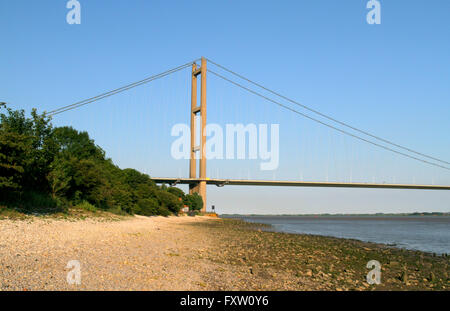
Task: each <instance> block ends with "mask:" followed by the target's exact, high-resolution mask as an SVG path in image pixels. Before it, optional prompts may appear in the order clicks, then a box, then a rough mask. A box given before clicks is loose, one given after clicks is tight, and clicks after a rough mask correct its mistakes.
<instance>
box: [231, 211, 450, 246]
mask: <svg viewBox="0 0 450 311" xmlns="http://www.w3.org/2000/svg"><path fill="white" fill-rule="evenodd" d="M239 218H241V219H243V220H245V221H249V222H258V223H266V224H271V225H273V227H274V229H275V230H277V231H282V232H288V233H306V234H315V235H325V236H333V237H338V238H348V239H358V240H361V241H367V242H375V243H383V244H390V245H395V246H397V247H402V248H407V249H415V250H421V251H425V252H432V253H438V254H442V253H450V217H447V216H445V217H444V216H442V217H436V216H239Z"/></svg>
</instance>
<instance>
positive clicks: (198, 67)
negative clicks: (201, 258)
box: [48, 57, 450, 211]
mask: <svg viewBox="0 0 450 311" xmlns="http://www.w3.org/2000/svg"><path fill="white" fill-rule="evenodd" d="M209 64H211V65H213V66H215V68H217V69H219V70H221V71H223V72H224V73H226V74H228V76H225V74H222V73H218V72H217V71H215V70H212V69H210V68H208V66H209ZM187 68H190V69H191V70H190V107H189V104H188V102H189V99H188V98H186V99H185V102H186V106H187V107H186V112H189V117H190V150H189V154H190V158H189V168H188V172H189V174H188V176H189V177H187V178H182V177H153V176H152V180H154V181H155V182H156V183H158V184H169V185H172V186H174V185H178V184H184V185H188V186H189V192H190V193H198V194H199V195H200V196H201V197H202V198H203V201H204V206H203V210H204V211H206V207H207V191H206V190H207V185H215V186H217V187H224V186H227V185H230V186H271V187H277V186H278V187H332V188H374V189H405V190H408V189H420V190H450V186H448V185H434V184H416V183H411V184H406V183H386V182H383V183H376V182H372V183H366V182H342V181H305V180H276V179H272V180H266V179H250V178H248V179H233V178H209V177H208V176H207V156H206V140H207V131H206V126H207V75H208V74H211V75H213V76H215V77H216V78H219V79H221V80H222V81H224V82H226V83H228V84H230V85H232V86H234V87H236V88H239V89H240V90H242V91H244V92H246V93H249V94H251V95H253V96H256V97H258V98H259V99H261V100H263V101H266V102H268V103H271V104H275V105H277V106H278V107H280V108H282V109H283V110H285V111H287V112H289V113H292V114H295V115H297V116H301V117H303V118H306V119H309V120H310V121H313V122H315V123H317V124H319V125H321V126H323V127H326V128H328V129H330V130H332V131H335V132H338V133H340V134H342V135H344V136H347V137H351V138H352V139H354V140H357V141H359V142H362V143H364V144H368V145H370V146H372V147H375V148H378V149H381V150H384V151H386V152H389V153H393V154H396V155H397V156H401V157H404V158H408V159H409V160H412V161H415V162H420V163H422V164H423V165H428V166H431V167H434V168H438V169H439V170H442V171H447V172H448V171H449V170H450V163H449V162H448V161H445V160H442V159H439V158H438V157H435V156H431V155H428V154H425V153H423V152H419V151H416V150H414V149H411V148H408V147H405V146H404V145H401V144H398V143H395V142H393V141H391V140H388V139H385V138H382V137H380V136H378V135H374V134H372V133H370V132H368V131H365V130H361V129H359V128H357V127H355V126H352V125H350V124H348V123H346V122H342V121H339V120H338V119H336V118H334V117H331V116H329V115H327V114H324V113H322V112H319V111H318V110H315V109H312V108H310V107H309V106H306V105H304V104H301V103H299V102H297V101H295V100H293V99H290V98H288V97H286V96H284V95H281V94H280V93H278V92H275V91H273V90H271V89H269V88H267V87H265V86H263V85H261V84H259V83H256V82H254V81H253V80H251V79H249V78H247V77H245V76H243V75H241V74H238V73H236V72H235V71H232V70H230V69H228V68H226V67H224V66H222V65H220V64H218V63H216V62H214V61H212V60H209V59H207V58H204V57H202V58H201V59H197V60H194V61H192V62H189V63H186V64H184V65H181V66H178V67H175V68H173V69H170V70H168V71H165V72H162V73H160V74H157V75H153V76H151V77H148V78H146V79H143V80H140V81H137V82H134V83H131V84H128V85H125V86H123V87H120V88H117V89H114V90H112V91H109V92H105V93H102V94H100V95H97V96H95V97H91V98H88V99H86V100H83V101H79V102H76V103H74V104H71V105H68V106H64V107H61V108H58V109H56V110H53V111H50V112H49V113H48V115H49V116H55V115H59V114H61V113H65V112H68V111H71V110H74V109H78V108H80V107H82V106H85V105H88V104H91V103H94V102H97V101H100V100H102V99H105V98H108V97H111V96H113V95H116V94H119V93H122V92H125V91H128V90H130V89H133V88H135V87H138V86H141V85H144V84H148V83H151V82H152V81H155V80H158V79H161V78H163V77H166V76H169V75H171V74H174V73H175V72H178V71H181V70H183V69H187ZM230 76H231V77H230ZM232 77H234V78H235V79H233V78H232ZM238 81H243V82H245V85H244V83H242V82H238ZM198 86H200V96H198Z"/></svg>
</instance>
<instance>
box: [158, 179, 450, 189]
mask: <svg viewBox="0 0 450 311" xmlns="http://www.w3.org/2000/svg"><path fill="white" fill-rule="evenodd" d="M152 180H153V181H154V182H156V183H157V184H170V185H176V184H198V183H199V182H200V181H206V183H207V184H208V185H216V186H218V187H222V186H225V185H230V186H283V187H328V188H382V189H424V190H450V186H440V185H413V184H375V183H341V182H309V181H288V180H245V179H210V178H207V179H199V178H152Z"/></svg>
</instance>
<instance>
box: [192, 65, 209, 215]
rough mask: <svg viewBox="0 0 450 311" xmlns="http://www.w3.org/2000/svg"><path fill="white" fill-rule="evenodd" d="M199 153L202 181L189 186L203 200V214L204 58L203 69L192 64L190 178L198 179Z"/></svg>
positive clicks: (204, 205) (204, 209)
mask: <svg viewBox="0 0 450 311" xmlns="http://www.w3.org/2000/svg"><path fill="white" fill-rule="evenodd" d="M199 75H200V76H201V82H200V83H201V94H200V106H197V76H199ZM197 114H200V116H201V124H200V126H201V127H200V130H201V132H200V145H199V146H198V145H197V143H196V134H197V131H196V130H197ZM197 151H199V153H200V174H199V175H200V176H199V177H200V179H202V180H203V181H200V182H199V183H198V184H197V185H190V186H189V193H190V194H192V193H198V194H199V195H200V196H201V197H202V199H203V209H202V212H206V59H205V58H204V57H202V60H201V67H200V68H197V64H195V63H194V64H192V88H191V152H190V154H191V158H190V163H189V166H190V167H189V177H190V178H197V157H196V154H197Z"/></svg>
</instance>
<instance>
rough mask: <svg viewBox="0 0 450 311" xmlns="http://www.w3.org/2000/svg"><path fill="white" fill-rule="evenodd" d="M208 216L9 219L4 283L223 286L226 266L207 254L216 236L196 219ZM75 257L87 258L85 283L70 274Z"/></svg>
mask: <svg viewBox="0 0 450 311" xmlns="http://www.w3.org/2000/svg"><path fill="white" fill-rule="evenodd" d="M207 220H208V218H207V217H169V218H164V217H151V218H148V217H139V216H136V217H134V218H130V219H127V220H123V221H109V222H101V221H98V220H92V219H90V220H83V221H74V222H70V221H62V220H43V219H33V221H31V222H29V221H28V222H27V221H11V220H1V221H0V290H55V289H57V290H74V289H80V290H204V289H218V287H217V286H216V285H214V284H215V282H216V280H215V277H214V276H215V273H214V271H215V270H217V269H220V267H218V265H217V264H214V263H212V262H209V261H208V260H207V259H204V258H202V255H201V254H202V252H203V251H205V250H207V249H208V248H210V247H211V246H212V244H213V241H211V240H210V238H211V237H208V236H207V235H206V236H205V235H204V234H201V232H202V231H201V229H200V228H199V227H196V226H189V224H190V223H192V222H202V221H207ZM70 260H78V261H79V262H80V263H81V285H78V286H77V285H69V284H68V283H67V281H66V276H67V273H68V272H69V270H70V269H66V265H67V263H68V262H69V261H70ZM229 282H231V284H232V283H233V277H232V276H231V278H230V279H229Z"/></svg>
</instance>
